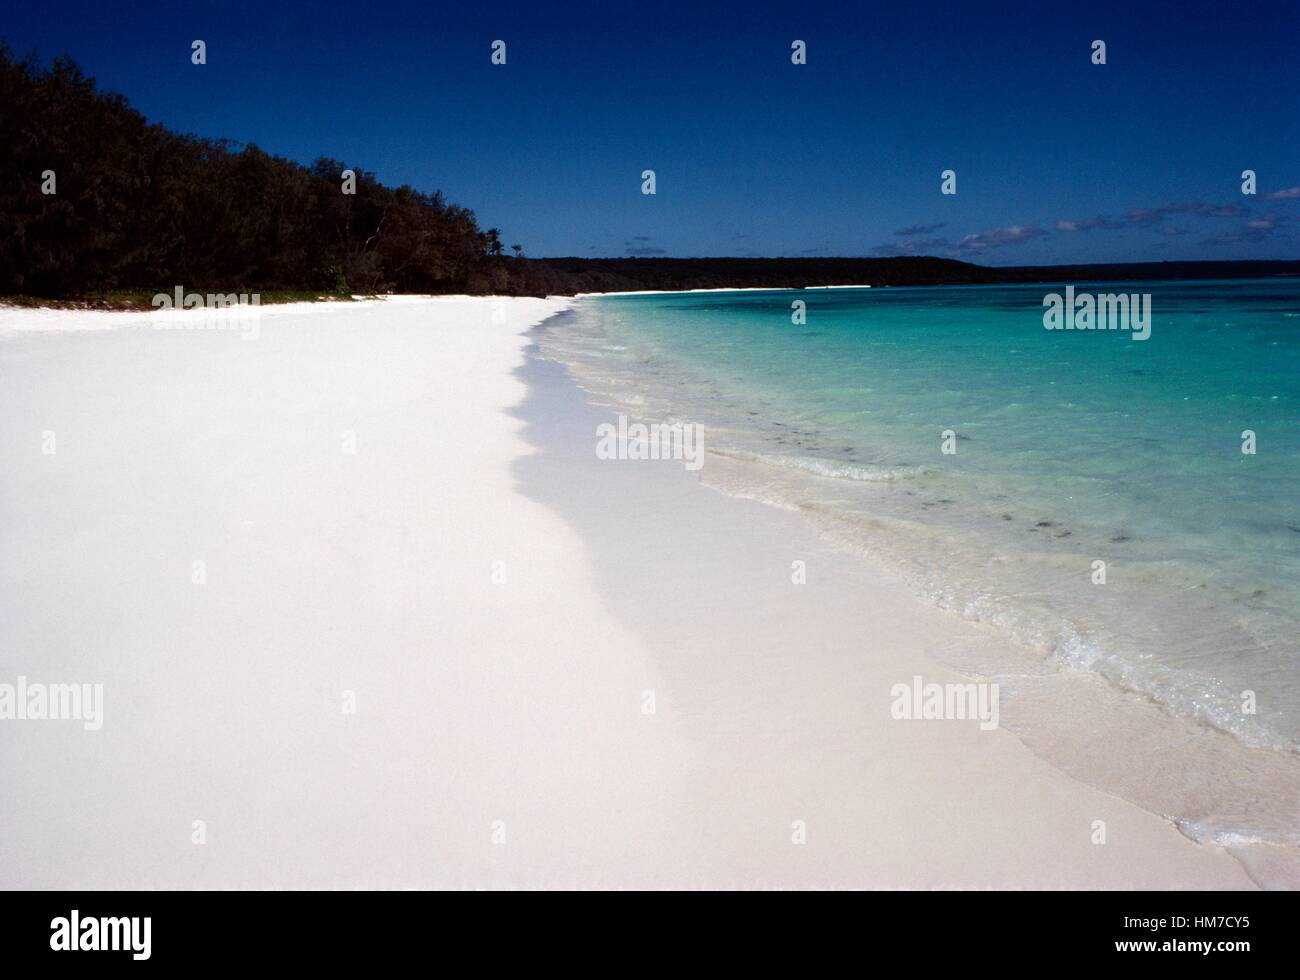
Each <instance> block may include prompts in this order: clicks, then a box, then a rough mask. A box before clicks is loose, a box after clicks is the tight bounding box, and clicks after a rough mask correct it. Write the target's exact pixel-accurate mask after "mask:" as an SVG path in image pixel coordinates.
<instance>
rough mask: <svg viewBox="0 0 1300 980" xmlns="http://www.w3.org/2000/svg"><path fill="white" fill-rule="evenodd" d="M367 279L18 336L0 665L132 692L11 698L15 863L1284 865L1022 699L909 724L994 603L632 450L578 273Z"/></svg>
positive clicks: (153, 883) (741, 874)
mask: <svg viewBox="0 0 1300 980" xmlns="http://www.w3.org/2000/svg"><path fill="white" fill-rule="evenodd" d="M340 306H341V308H338V309H329V308H324V307H318V306H315V305H314V304H307V307H308V308H307V309H304V310H287V311H286V312H285V313H284V314H282V315H280V316H275V317H271V318H269V322H265V323H263V325H262V326H263V329H262V330H261V333H260V335H259V336H258V337H257V339H256V340H254V341H248V342H245V341H242V340H240V339H239V338H238V337H235V336H231V335H229V334H220V333H208V332H179V333H178V332H171V331H154V330H120V331H113V332H107V333H106V332H103V331H93V330H85V329H83V328H82V327H83V326H84V322H83V320H82V318H85V317H91V318H93V317H96V316H97V315H96V314H90V313H78V312H66V311H61V312H60V313H59V314H58V316H57V317H56V320H58V319H61V320H63V321H65V322H63V323H62V324H61V325H58V324H56V322H55V321H45V322H44V323H43V325H42V327H43V328H42V329H39V330H31V329H21V328H15V329H8V330H4V331H0V366H3V368H4V369H5V371H6V374H7V376H8V377H9V378H10V379H11V383H10V384H9V385H8V386H7V387H6V389H5V390H4V391H3V393H0V407H2V408H3V412H2V413H0V418H3V422H2V423H0V449H3V450H4V451H5V452H6V453H7V455H8V456H9V457H10V458H12V459H15V460H18V461H20V464H21V465H16V466H15V467H13V468H12V476H11V481H10V483H9V485H8V487H7V490H6V494H5V496H4V497H3V498H0V506H2V507H3V515H2V516H3V519H4V521H5V524H6V526H8V527H11V528H13V529H15V530H14V532H13V539H12V541H11V544H10V548H9V549H7V551H6V553H5V555H4V556H3V559H0V580H3V582H4V584H5V586H6V589H5V596H6V599H5V602H4V615H3V616H0V650H3V651H4V653H3V654H2V655H0V668H2V669H3V675H4V676H0V682H3V681H4V680H12V679H13V678H14V677H17V676H24V677H26V678H28V679H29V680H31V681H33V682H40V683H51V682H62V681H68V682H74V681H85V682H95V683H103V685H104V704H103V709H104V710H103V716H102V717H103V725H102V728H101V729H99V730H97V731H94V732H87V731H85V730H84V729H83V728H82V726H80V725H76V726H75V727H73V726H70V725H65V724H63V723H60V722H46V723H34V722H31V721H27V722H22V723H13V722H10V723H9V724H11V725H13V727H12V728H7V729H6V731H5V734H6V739H5V741H4V748H3V754H2V755H0V765H2V766H3V771H4V774H5V779H6V784H7V785H10V786H13V787H15V788H16V789H17V790H18V791H17V792H14V793H12V794H6V798H5V799H4V800H2V801H0V829H3V830H4V833H3V834H0V880H4V881H5V882H6V883H7V884H8V885H9V886H10V887H27V888H57V887H78V888H94V887H99V888H113V887H118V888H156V887H163V888H182V889H185V888H196V887H207V888H213V887H215V888H285V887H308V888H330V887H349V888H360V887H371V888H395V887H396V888H401V887H450V888H465V887H480V888H481V887H493V886H499V887H513V888H535V887H581V888H593V887H687V888H697V887H724V888H736V887H754V886H758V887H771V888H798V887H812V888H850V887H856V888H961V887H966V888H1029V887H1036V886H1037V887H1046V888H1140V887H1148V888H1191V889H1203V888H1234V889H1235V888H1254V887H1256V886H1255V884H1254V882H1252V881H1251V879H1250V878H1249V877H1248V876H1247V875H1246V873H1245V872H1244V871H1243V869H1242V867H1241V866H1240V865H1239V864H1238V863H1237V862H1236V861H1235V860H1233V859H1232V857H1230V856H1229V855H1228V854H1227V852H1225V851H1224V850H1223V849H1221V848H1218V847H1215V846H1213V845H1200V844H1197V843H1195V842H1193V841H1191V840H1190V839H1188V838H1187V837H1185V836H1183V835H1182V834H1181V833H1179V831H1178V830H1177V829H1176V828H1175V827H1174V826H1173V825H1172V824H1170V823H1169V822H1168V821H1166V820H1163V819H1161V818H1160V817H1157V816H1155V815H1153V814H1151V813H1149V812H1147V811H1145V810H1143V809H1141V808H1140V807H1138V806H1135V805H1133V804H1131V803H1127V802H1125V801H1123V800H1120V799H1118V798H1117V797H1115V796H1112V795H1109V794H1106V793H1103V792H1100V791H1098V790H1095V789H1092V788H1090V787H1088V786H1087V785H1085V784H1084V783H1082V782H1079V781H1077V780H1075V779H1073V778H1071V777H1070V776H1068V775H1066V774H1065V773H1062V772H1061V771H1059V770H1057V769H1055V768H1053V767H1052V766H1050V765H1049V764H1047V763H1046V762H1044V761H1042V760H1041V759H1039V758H1038V757H1036V756H1035V755H1034V754H1033V753H1031V752H1030V751H1029V749H1027V748H1026V747H1025V746H1024V745H1022V744H1021V742H1020V741H1019V740H1018V738H1017V737H1015V736H1014V735H1013V734H1012V733H1011V732H1009V731H1006V730H1004V729H995V730H991V731H981V729H980V727H979V724H978V723H977V722H974V721H948V722H934V723H922V722H920V721H900V720H896V719H894V718H892V717H891V716H890V697H889V691H890V688H891V686H892V685H893V684H895V683H896V682H899V681H908V680H910V679H911V678H912V677H913V676H915V675H920V676H922V677H924V678H925V679H926V680H927V681H929V680H933V681H936V682H951V683H960V682H961V681H962V680H963V677H962V675H961V674H958V673H957V672H955V671H952V670H951V669H949V668H945V667H943V666H941V665H938V664H937V663H934V662H932V661H931V659H930V658H929V656H928V653H927V651H929V650H933V649H937V648H941V647H943V646H944V645H945V644H947V643H951V642H954V641H956V642H958V643H961V644H968V645H970V646H971V647H972V648H975V647H978V646H979V645H981V644H987V643H996V642H998V640H997V638H996V637H995V636H993V635H992V634H991V633H990V632H989V631H988V630H987V629H985V628H981V627H978V626H976V625H973V624H968V623H961V622H959V621H955V620H953V619H952V618H951V617H946V616H943V615H941V614H940V613H939V612H938V611H937V610H934V609H932V608H928V607H925V606H924V605H922V604H920V603H919V602H918V601H917V600H915V599H914V598H913V597H912V596H910V595H908V594H907V593H906V591H905V590H904V589H903V588H902V586H901V585H899V584H898V583H896V582H893V581H891V580H890V579H888V577H886V576H883V575H881V574H880V573H879V571H878V570H876V569H873V568H872V567H871V565H870V564H869V563H867V562H863V561H861V560H860V559H859V558H858V557H857V556H853V555H850V554H847V553H845V552H844V551H843V550H842V549H839V548H837V547H835V546H834V545H833V544H832V543H830V542H828V541H826V540H824V539H822V538H820V537H819V536H818V535H817V534H816V533H815V532H814V531H813V529H812V528H811V526H810V525H809V524H808V523H807V522H806V521H804V520H803V518H802V517H801V516H800V515H798V514H791V513H781V512H778V511H775V510H773V509H771V508H769V507H767V506H765V505H762V504H759V503H757V502H754V501H743V500H737V499H735V498H732V497H728V496H725V495H723V494H721V493H718V492H716V491H714V490H712V489H710V488H709V487H707V486H705V485H703V484H701V483H700V481H699V480H698V479H697V478H696V476H695V475H694V474H691V473H689V472H687V471H686V470H684V469H683V468H682V466H681V465H680V464H675V463H673V462H671V461H658V462H656V461H632V460H617V461H611V460H600V459H598V458H597V457H596V454H595V441H596V436H595V428H594V426H595V425H596V424H598V423H599V422H600V421H604V420H607V419H608V417H609V413H608V412H605V411H604V410H602V409H600V408H597V407H595V406H592V405H590V404H588V402H587V399H586V397H585V395H584V393H583V392H582V390H581V389H580V388H579V387H578V386H577V385H576V384H575V383H574V382H573V380H572V378H571V377H570V376H569V375H568V372H567V371H566V370H564V369H562V368H561V367H560V366H559V365H557V364H554V363H550V362H546V361H542V360H540V359H538V358H536V357H535V356H534V354H533V352H530V348H531V347H532V345H533V343H534V341H535V339H536V334H535V333H533V330H534V329H535V328H536V326H537V325H538V324H540V323H543V322H545V321H546V320H547V318H549V317H550V316H552V315H555V314H556V313H557V312H558V311H560V310H563V309H565V308H566V307H567V306H568V301H567V300H553V301H542V300H529V299H523V300H514V299H510V300H502V299H501V298H483V299H456V300H444V299H441V298H439V299H438V300H434V301H430V302H424V301H412V302H409V303H402V304H390V305H387V306H385V305H383V304H381V303H376V304H373V305H362V304H355V303H348V304H341V305H340ZM494 307H495V308H504V310H505V312H506V316H505V317H504V319H505V321H506V322H504V323H502V322H497V321H496V318H494V316H493V312H494ZM31 315H32V314H31V313H30V311H29V312H28V313H25V314H23V316H25V317H30V316H31ZM123 316H127V317H130V316H132V315H131V314H123ZM19 318H20V319H21V318H22V317H19ZM12 319H13V315H11V316H10V321H12ZM136 323H137V324H139V320H138V319H137V320H136ZM8 326H9V327H11V328H13V327H14V324H13V323H12V322H9V323H8ZM159 405H166V406H167V410H166V412H165V413H162V414H160V412H159V409H158V406H159ZM43 430H49V431H52V432H56V433H57V434H58V453H57V455H53V456H43V455H42V454H41V453H40V447H39V443H40V440H39V438H38V437H39V436H40V434H41V432H42V431H43ZM349 434H351V436H352V439H351V441H350V442H349V440H348V439H347V436H348V435H349ZM340 435H342V436H343V437H344V439H343V442H342V444H340ZM33 440H35V441H33ZM349 447H350V448H351V449H352V451H351V452H349ZM198 558H202V560H203V563H204V568H205V577H204V580H203V582H202V583H197V582H196V581H195V580H194V577H193V576H194V574H195V572H194V569H193V562H194V561H195V560H196V559H198ZM795 560H798V561H803V562H805V563H806V568H807V581H806V584H802V585H798V586H796V585H794V584H793V582H792V579H791V562H792V561H795ZM69 610H72V611H74V613H75V614H74V615H69ZM647 692H650V697H649V699H647ZM349 695H350V696H351V698H352V702H351V703H352V705H353V708H354V710H353V712H352V713H348V707H347V705H348V704H349V701H348V696H349ZM341 699H342V705H343V710H342V711H341V710H340V701H341ZM647 705H650V706H651V707H652V708H653V710H651V711H647V710H646V709H647ZM0 724H5V722H0ZM56 765H57V766H58V767H59V769H58V771H60V772H61V773H62V774H63V776H64V778H61V779H60V780H59V781H57V782H53V783H52V782H50V781H49V780H48V779H45V778H44V775H43V774H44V773H47V772H48V771H51V769H52V768H54V767H55V766H56ZM87 800H93V801H94V802H93V806H86V805H85V801H87ZM1098 820H1101V821H1104V822H1105V833H1106V843H1105V844H1101V843H1097V842H1095V840H1094V838H1095V835H1096V833H1097V829H1096V827H1095V822H1096V821H1098ZM200 823H201V824H202V827H203V831H204V833H205V834H206V837H205V839H204V841H203V843H202V846H198V844H199V842H198V841H197V840H195V839H194V835H196V834H197V833H198V832H199V831H198V825H199V824H200ZM799 835H802V842H800V841H799V840H796V839H795V837H796V836H799Z"/></svg>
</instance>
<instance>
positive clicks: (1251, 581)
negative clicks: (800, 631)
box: [542, 279, 1300, 843]
mask: <svg viewBox="0 0 1300 980" xmlns="http://www.w3.org/2000/svg"><path fill="white" fill-rule="evenodd" d="M1073 285H1074V286H1075V287H1076V290H1078V291H1079V292H1085V291H1086V292H1092V293H1109V292H1125V293H1149V294H1150V295H1151V309H1152V314H1151V335H1150V337H1149V338H1148V339H1146V340H1137V339H1134V338H1133V337H1132V336H1131V335H1130V333H1129V332H1128V331H1126V330H1114V331H1053V330H1047V329H1045V328H1044V325H1043V313H1044V305H1043V303H1044V297H1045V296H1046V295H1047V294H1048V293H1052V292H1057V293H1063V292H1064V290H1065V287H1066V284H1065V283H1060V284H1034V285H1013V286H970V287H960V286H947V287H926V288H874V289H867V288H845V289H820V290H773V291H737V292H699V293H674V294H660V295H627V296H609V297H595V298H585V299H583V300H582V301H581V302H580V303H579V304H578V306H577V309H576V311H575V314H574V315H573V316H571V317H569V318H567V319H566V320H565V321H564V323H563V324H562V325H560V326H557V327H554V328H553V329H549V330H548V331H547V332H546V334H545V337H544V340H543V342H542V351H543V353H544V355H545V356H551V357H553V358H555V359H557V360H562V361H564V362H566V363H568V364H569V365H570V366H571V368H572V370H573V372H574V374H575V377H576V378H577V379H578V380H579V382H580V383H581V384H582V385H583V386H584V387H586V388H587V389H588V390H590V391H591V392H592V393H593V394H594V395H595V396H596V398H597V399H598V400H601V401H603V402H605V403H606V404H608V405H610V406H611V407H613V408H615V409H616V410H618V411H621V412H625V413H626V414H628V415H629V417H631V418H633V419H636V420H641V421H647V422H648V421H657V420H662V421H691V422H697V423H701V424H703V425H704V427H705V433H706V435H705V447H706V449H707V451H708V453H709V457H708V461H706V463H705V467H704V471H703V472H704V475H705V478H706V480H708V481H709V482H711V483H712V484H713V485H715V486H717V487H719V488H720V489H723V490H725V491H727V492H730V493H735V494H737V495H741V496H749V497H756V498H759V499H763V500H766V501H767V502H769V503H772V504H774V505H777V506H784V507H791V508H798V509H800V510H802V511H804V512H805V513H807V514H809V516H810V517H812V518H813V519H816V520H820V521H822V522H823V523H824V524H825V526H826V527H827V528H828V529H833V531H834V533H836V534H837V535H839V536H841V537H842V538H843V539H844V540H846V541H848V542H850V543H853V544H855V545H856V546H858V547H860V548H861V549H862V550H863V551H864V552H868V553H870V554H871V555H872V556H874V557H876V558H878V559H881V560H885V561H887V562H888V563H889V564H891V565H892V566H893V567H895V568H896V569H897V570H898V571H899V572H900V573H901V574H902V575H903V576H905V577H906V579H907V580H908V581H909V582H910V583H911V584H912V585H913V587H914V589H915V590H916V592H917V593H918V594H920V595H922V596H924V597H925V598H927V599H929V600H931V601H933V602H935V603H937V604H938V605H940V606H943V607H945V608H948V609H952V610H954V611H956V612H957V613H959V614H961V615H963V616H965V617H967V618H970V619H975V620H980V621H983V622H989V623H993V624H996V625H997V626H998V627H999V628H1000V629H1002V630H1004V631H1005V632H1006V635H1007V636H1008V637H1009V638H1010V639H1012V640H1014V644H1015V645H1016V646H1017V648H1020V649H1023V650H1026V651H1029V652H1031V653H1032V654H1033V655H1035V656H1037V657H1039V658H1040V659H1042V660H1043V661H1045V662H1046V663H1048V664H1049V665H1051V666H1054V667H1056V668H1059V669H1060V670H1062V671H1086V672H1091V673H1094V674H1097V675H1100V676H1102V677H1104V678H1106V680H1107V681H1108V682H1109V683H1110V684H1111V685H1113V686H1114V687H1115V688H1116V689H1117V690H1120V691H1123V692H1128V693H1130V694H1132V695H1135V696H1138V697H1140V698H1141V699H1143V700H1146V701H1149V702H1152V703H1153V704H1154V705H1157V706H1158V707H1159V709H1160V710H1161V711H1162V712H1164V713H1165V714H1166V715H1168V716H1172V717H1175V718H1180V719H1184V720H1186V722H1187V723H1188V724H1189V725H1199V726H1208V727H1210V728H1213V729H1216V730H1218V731H1220V732H1223V733H1226V734H1228V735H1230V736H1231V738H1232V739H1233V740H1234V742H1235V744H1240V745H1241V746H1244V747H1248V748H1250V749H1252V750H1256V751H1252V753H1251V757H1256V756H1257V755H1258V753H1260V752H1262V753H1263V756H1270V757H1273V759H1274V761H1276V760H1282V764H1283V765H1286V764H1288V763H1292V762H1294V761H1295V760H1296V758H1297V756H1296V753H1297V751H1298V750H1300V492H1298V491H1300V280H1296V279H1277V280H1250V281H1198V282H1176V281H1159V282H1143V283H1075V284H1073ZM796 301H803V302H804V303H806V319H805V322H802V323H797V322H793V320H794V319H796V318H793V317H792V312H793V311H792V304H794V303H795V302H796ZM1247 430H1249V432H1252V433H1253V434H1254V452H1253V453H1244V452H1243V451H1242V449H1243V444H1244V443H1245V441H1246V440H1247V438H1248V436H1244V435H1243V433H1245V432H1247ZM945 432H946V433H948V436H947V438H946V440H945ZM945 442H946V444H947V446H948V448H949V449H951V448H953V447H955V450H956V451H955V452H948V453H945V452H944V451H943V449H944V446H945ZM1098 563H1104V582H1103V581H1099V574H1098V572H1099V569H1102V568H1103V566H1101V565H1099V564H1098ZM1263 756H1258V757H1260V758H1262V757H1263ZM1270 765H1272V763H1271V762H1270ZM1280 772H1282V773H1283V777H1282V783H1283V784H1286V785H1287V786H1291V785H1292V784H1290V783H1288V782H1287V780H1286V778H1285V775H1284V773H1285V770H1280ZM1278 792H1279V793H1280V794H1281V795H1282V796H1283V797H1286V796H1287V794H1288V793H1289V792H1290V789H1284V790H1279V791H1278ZM1276 804H1277V806H1276V808H1275V811H1276V812H1273V813H1271V814H1268V815H1263V816H1261V815H1260V814H1259V813H1258V812H1256V813H1255V814H1254V816H1253V817H1252V819H1253V820H1255V822H1256V823H1257V824H1267V825H1268V833H1269V835H1270V837H1271V839H1277V838H1279V837H1285V836H1286V835H1287V832H1288V830H1290V831H1295V830H1296V829H1297V828H1296V823H1297V816H1296V815H1297V812H1300V811H1297V809H1296V804H1297V800H1296V799H1294V798H1283V799H1279V800H1277V801H1276ZM1209 809H1214V808H1209ZM1222 812H1227V811H1226V810H1224V811H1222ZM1221 815H1222V813H1220V816H1221ZM1175 816H1177V814H1175ZM1195 816H1196V819H1205V818H1207V817H1208V814H1206V813H1201V814H1197V815H1195ZM1229 822H1231V821H1229ZM1243 822H1244V821H1243V820H1237V821H1236V822H1235V823H1232V826H1231V827H1230V828H1229V829H1228V830H1225V829H1224V828H1225V826H1226V824H1225V823H1224V821H1222V820H1221V821H1220V822H1219V824H1218V825H1217V827H1216V829H1215V832H1216V833H1219V834H1220V835H1221V836H1222V834H1224V833H1229V832H1230V833H1232V834H1235V835H1238V836H1243V835H1244V836H1249V834H1251V833H1254V832H1257V831H1258V829H1259V828H1258V827H1254V828H1251V827H1246V826H1242V823H1243ZM1290 842H1291V843H1294V842H1295V841H1294V839H1292V840H1291V841H1290Z"/></svg>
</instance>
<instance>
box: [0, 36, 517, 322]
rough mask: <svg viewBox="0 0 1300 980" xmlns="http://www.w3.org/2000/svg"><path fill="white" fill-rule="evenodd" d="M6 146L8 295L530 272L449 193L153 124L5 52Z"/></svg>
mask: <svg viewBox="0 0 1300 980" xmlns="http://www.w3.org/2000/svg"><path fill="white" fill-rule="evenodd" d="M0 133H3V134H4V138H3V140H0V176H3V178H4V179H3V180H0V294H26V295H32V296H50V297H58V296H85V295H89V294H94V293H106V292H110V291H114V290H134V289H145V290H152V289H154V288H158V289H166V288H170V287H171V286H173V285H175V284H183V285H184V286H185V287H186V288H187V289H189V288H193V289H197V290H205V289H218V290H221V291H227V292H229V291H236V290H244V289H253V290H259V289H260V290H268V291H269V290H277V289H281V290H311V291H328V292H362V293H373V292H384V291H389V290H392V291H397V292H477V293H482V292H496V291H509V292H515V291H521V290H522V288H523V284H522V282H521V281H520V280H521V276H520V271H521V270H522V268H523V266H524V265H525V263H524V262H522V261H520V260H517V259H515V258H514V257H513V256H511V257H507V256H504V255H502V254H501V253H502V252H503V251H504V250H503V248H502V246H501V242H500V237H499V235H498V233H497V232H496V230H495V229H489V230H487V231H484V230H482V229H480V228H479V227H478V224H477V223H476V221H475V219H474V213H473V212H472V211H469V210H466V209H465V208H462V207H459V206H457V205H455V204H450V203H448V202H447V201H446V200H444V199H443V197H442V195H441V194H437V193H435V194H425V193H422V192H420V191H417V190H415V189H413V188H411V187H398V188H390V187H385V186H383V185H382V184H380V183H378V182H377V181H376V180H375V179H374V176H373V174H371V173H368V172H366V171H364V170H363V169H362V168H361V167H359V166H351V167H349V165H347V164H344V163H343V162H341V161H336V160H327V159H321V160H317V161H316V162H315V163H314V164H312V165H311V166H310V167H306V166H303V165H301V164H299V163H295V162H292V161H290V160H284V159H280V158H278V157H273V156H270V155H268V154H267V153H265V152H263V151H262V150H260V149H258V148H257V147H256V146H251V145H249V146H243V147H241V148H238V149H236V148H235V147H234V146H232V145H231V144H230V143H228V142H226V141H223V140H208V139H199V138H196V137H193V136H183V135H178V134H176V133H173V132H170V131H169V130H167V129H166V128H164V127H162V126H159V125H150V124H149V122H148V121H147V120H146V119H145V118H144V117H143V116H142V115H141V114H140V113H138V112H136V111H135V110H134V109H132V108H131V107H130V106H129V105H128V104H127V102H126V100H125V99H124V98H123V97H122V96H120V95H116V94H111V93H104V92H100V91H97V90H96V88H95V84H94V80H93V79H89V78H86V77H85V75H84V74H83V73H82V72H81V70H80V69H79V68H78V67H77V66H76V65H75V64H74V63H73V62H72V61H71V60H69V59H66V58H60V59H58V60H56V61H55V62H54V63H53V65H52V66H50V67H49V68H42V67H41V66H40V65H39V64H38V63H36V62H35V61H34V60H33V59H26V60H22V61H19V60H16V59H15V58H14V57H13V56H12V55H11V54H10V53H9V51H8V50H7V49H4V48H3V47H0ZM347 169H352V170H353V171H355V174H356V183H355V190H356V193H355V194H344V193H343V192H342V178H341V175H342V173H343V171H344V170H347ZM47 171H53V173H54V179H55V181H56V184H55V190H56V193H53V194H45V193H42V187H43V185H44V184H45V183H46V182H45V178H44V177H43V175H44V174H45V173H46V172H47Z"/></svg>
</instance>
